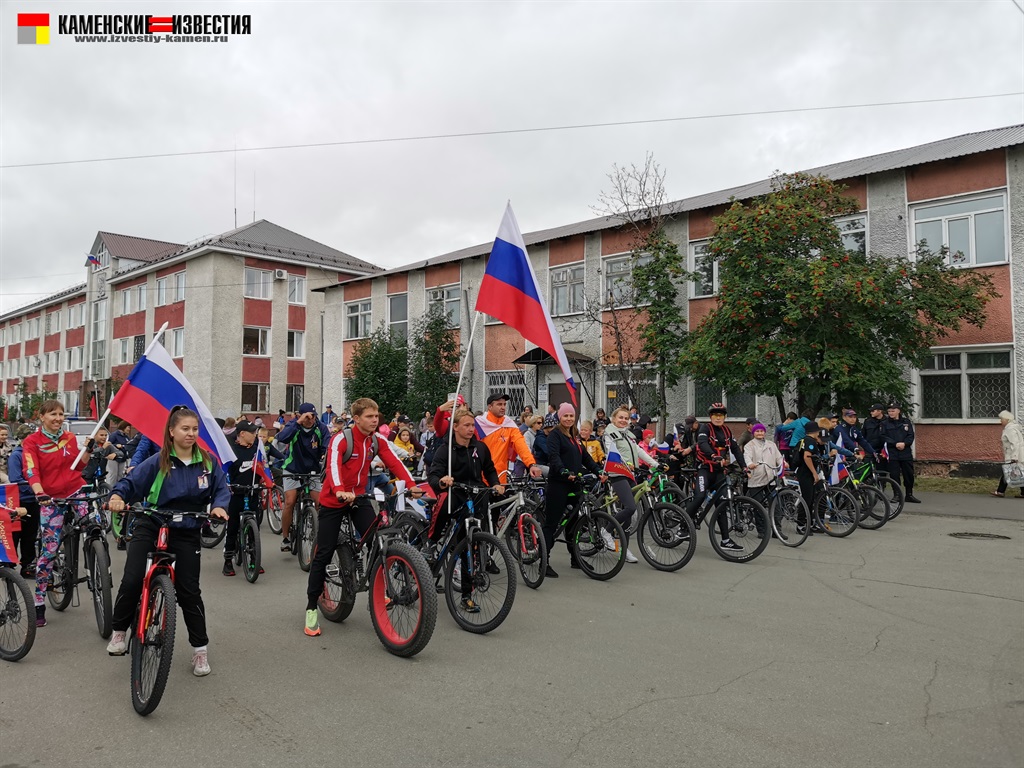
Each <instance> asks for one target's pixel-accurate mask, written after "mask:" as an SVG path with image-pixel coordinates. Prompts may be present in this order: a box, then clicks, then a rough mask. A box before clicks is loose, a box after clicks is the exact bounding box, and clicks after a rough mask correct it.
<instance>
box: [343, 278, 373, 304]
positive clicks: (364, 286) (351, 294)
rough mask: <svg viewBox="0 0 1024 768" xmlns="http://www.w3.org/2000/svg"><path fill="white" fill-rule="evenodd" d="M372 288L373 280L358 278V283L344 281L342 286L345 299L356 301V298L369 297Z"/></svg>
mask: <svg viewBox="0 0 1024 768" xmlns="http://www.w3.org/2000/svg"><path fill="white" fill-rule="evenodd" d="M372 289H373V282H372V281H370V280H360V281H359V282H358V283H346V284H345V287H344V288H342V289H341V290H343V291H344V292H345V301H356V300H358V299H368V298H370V291H371V290H372Z"/></svg>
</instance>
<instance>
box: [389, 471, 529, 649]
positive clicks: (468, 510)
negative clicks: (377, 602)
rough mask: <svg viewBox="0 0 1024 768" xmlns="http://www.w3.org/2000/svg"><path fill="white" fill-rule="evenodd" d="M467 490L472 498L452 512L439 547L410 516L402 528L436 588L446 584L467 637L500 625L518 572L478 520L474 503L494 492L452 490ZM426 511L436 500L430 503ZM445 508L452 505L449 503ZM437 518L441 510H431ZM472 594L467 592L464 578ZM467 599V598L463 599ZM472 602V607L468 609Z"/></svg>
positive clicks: (513, 594) (457, 487)
mask: <svg viewBox="0 0 1024 768" xmlns="http://www.w3.org/2000/svg"><path fill="white" fill-rule="evenodd" d="M453 490H458V491H463V492H465V493H466V494H467V496H468V498H467V499H466V501H465V502H463V503H462V504H460V505H459V506H458V508H456V510H455V511H454V512H453V513H452V515H451V518H450V519H449V520H448V522H447V524H446V525H445V527H444V530H442V531H441V535H440V536H439V538H438V540H437V542H438V543H437V544H433V543H432V542H431V541H430V539H429V538H428V537H427V530H428V529H427V523H426V521H423V520H421V519H419V518H418V516H416V517H414V516H412V515H404V516H402V520H400V521H399V525H400V526H401V529H403V530H404V532H405V533H406V535H407V536H408V539H409V543H410V544H411V545H412V546H413V547H415V548H417V549H418V550H419V551H420V552H421V553H422V554H423V557H424V559H425V560H426V562H427V566H428V567H429V568H430V572H431V574H432V575H433V578H434V583H435V585H436V584H438V582H440V581H442V580H443V587H439V588H438V591H441V590H442V589H443V591H444V595H445V602H446V603H447V605H448V612H449V613H451V615H452V618H453V619H455V623H456V624H458V625H459V627H461V628H462V629H464V630H466V631H467V632H473V633H474V634H485V633H487V632H490V631H492V630H494V629H497V628H498V627H499V626H501V624H502V622H503V621H505V619H506V618H508V614H509V612H510V611H511V610H512V604H513V603H514V602H515V599H516V578H515V576H513V575H512V574H513V573H514V568H515V567H516V566H515V564H514V563H513V557H512V555H511V554H510V553H509V551H508V549H507V548H506V547H505V545H504V544H503V543H502V542H501V540H500V539H499V538H498V537H497V536H495V535H494V534H492V533H488V532H487V531H485V530H484V529H483V528H482V527H481V525H480V520H478V519H477V518H476V517H475V513H476V511H475V500H477V499H482V498H483V497H485V496H487V495H489V494H490V493H491V491H492V489H491V488H487V487H486V486H485V487H477V486H473V485H466V484H465V483H455V484H454V485H453V486H452V487H451V488H450V489H449V493H450V492H452V491H453ZM425 501H426V502H427V505H428V508H429V507H432V506H434V505H435V504H436V500H433V499H430V500H426V499H425ZM443 503H448V502H447V499H445V501H444V502H443ZM432 514H437V511H436V510H434V511H432ZM460 526H461V527H463V528H464V529H465V533H466V535H465V537H464V538H463V539H462V541H458V542H457V541H456V537H457V535H458V531H459V527H460ZM464 578H465V579H468V581H469V592H468V593H464V592H463V584H462V580H463V579H464ZM463 598H465V599H463ZM470 603H471V604H470Z"/></svg>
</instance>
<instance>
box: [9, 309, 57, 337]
mask: <svg viewBox="0 0 1024 768" xmlns="http://www.w3.org/2000/svg"><path fill="white" fill-rule="evenodd" d="M51 333H60V310H59V309H58V310H56V311H54V312H49V313H47V315H46V335H47V336H49V335H50V334H51ZM0 344H3V337H2V336H0Z"/></svg>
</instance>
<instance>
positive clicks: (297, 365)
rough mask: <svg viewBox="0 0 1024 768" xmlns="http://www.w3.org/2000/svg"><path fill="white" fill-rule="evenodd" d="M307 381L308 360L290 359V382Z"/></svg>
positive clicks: (302, 382)
mask: <svg viewBox="0 0 1024 768" xmlns="http://www.w3.org/2000/svg"><path fill="white" fill-rule="evenodd" d="M305 381H306V361H305V360H289V361H288V383H289V384H304V383H305Z"/></svg>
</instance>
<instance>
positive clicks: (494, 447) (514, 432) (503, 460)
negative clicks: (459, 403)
mask: <svg viewBox="0 0 1024 768" xmlns="http://www.w3.org/2000/svg"><path fill="white" fill-rule="evenodd" d="M507 406H508V395H506V394H505V393H503V392H496V393H494V394H492V395H491V396H490V397H488V398H487V410H486V411H485V412H484V413H483V415H481V416H477V417H476V439H477V440H479V441H480V442H482V443H483V444H484V445H486V446H487V450H489V451H490V452H491V461H493V462H494V468H495V469H496V470H497V472H498V480H499V481H501V482H502V483H504V482H506V481H507V480H508V464H509V462H510V461H515V459H516V457H517V456H518V457H519V458H520V459H521V460H522V462H523V464H525V465H526V466H527V467H528V468H529V470H530V477H533V478H535V479H536V478H540V476H541V471H540V467H538V466H537V461H536V459H534V458H533V453H531V452H530V448H529V446H527V444H526V438H524V437H523V433H522V432H520V431H519V426H518V425H517V424H516V423H515V422H514V421H513V420H512V419H510V418H509V417H508V416H506V415H505V409H506V407H507Z"/></svg>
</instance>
